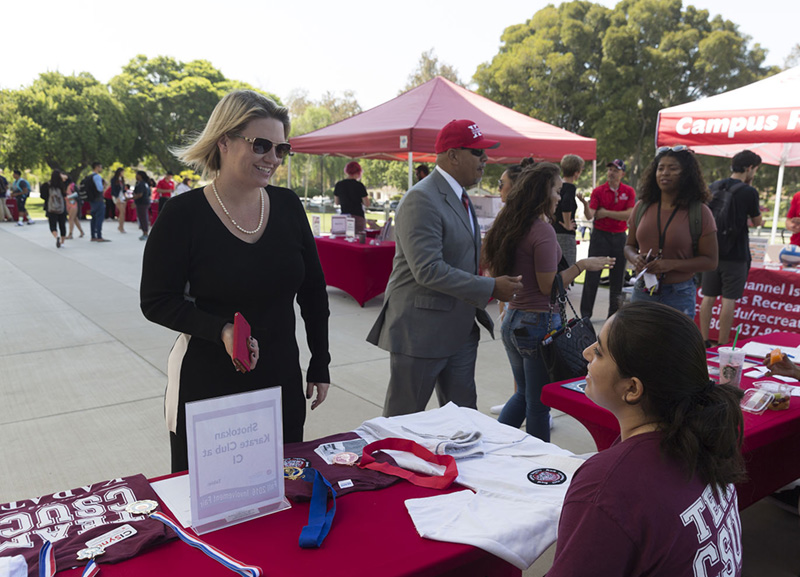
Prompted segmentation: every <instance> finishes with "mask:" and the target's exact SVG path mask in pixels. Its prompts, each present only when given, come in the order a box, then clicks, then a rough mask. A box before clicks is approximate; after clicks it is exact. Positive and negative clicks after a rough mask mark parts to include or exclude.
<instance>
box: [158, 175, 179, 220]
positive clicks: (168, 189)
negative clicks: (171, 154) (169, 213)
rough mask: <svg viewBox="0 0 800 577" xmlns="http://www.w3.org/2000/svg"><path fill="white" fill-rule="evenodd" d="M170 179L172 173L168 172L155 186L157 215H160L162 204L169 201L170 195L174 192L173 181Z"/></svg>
mask: <svg viewBox="0 0 800 577" xmlns="http://www.w3.org/2000/svg"><path fill="white" fill-rule="evenodd" d="M172 177H173V174H172V171H170V170H168V171H167V174H166V176H165V177H164V178H162V179H161V180H159V181H158V184H156V192H157V193H158V214H161V211H162V210H163V208H164V203H165V202H167V201H168V200H169V199H170V197H171V196H172V193H173V192H174V191H175V181H174V180H172Z"/></svg>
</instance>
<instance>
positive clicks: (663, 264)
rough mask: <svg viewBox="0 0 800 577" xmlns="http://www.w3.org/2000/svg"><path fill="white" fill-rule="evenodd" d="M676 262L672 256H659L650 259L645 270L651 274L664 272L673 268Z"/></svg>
mask: <svg viewBox="0 0 800 577" xmlns="http://www.w3.org/2000/svg"><path fill="white" fill-rule="evenodd" d="M675 265H676V262H675V259H672V258H659V259H656V260H652V261H650V263H649V264H648V265H647V272H650V273H653V274H665V273H668V272H669V271H671V270H673V269H674V268H675Z"/></svg>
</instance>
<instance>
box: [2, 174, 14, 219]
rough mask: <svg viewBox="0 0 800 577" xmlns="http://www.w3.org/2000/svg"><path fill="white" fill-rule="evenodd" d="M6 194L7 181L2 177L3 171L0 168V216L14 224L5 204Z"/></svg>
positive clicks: (12, 216)
mask: <svg viewBox="0 0 800 577" xmlns="http://www.w3.org/2000/svg"><path fill="white" fill-rule="evenodd" d="M7 194H8V180H6V177H5V176H3V169H2V168H0V214H2V215H3V220H4V221H8V222H14V215H12V214H11V210H10V209H9V208H8V205H7V204H6V195H7Z"/></svg>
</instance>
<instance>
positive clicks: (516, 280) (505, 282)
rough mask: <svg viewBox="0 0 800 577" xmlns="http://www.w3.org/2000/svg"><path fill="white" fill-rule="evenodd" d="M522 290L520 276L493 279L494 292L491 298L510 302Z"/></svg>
mask: <svg viewBox="0 0 800 577" xmlns="http://www.w3.org/2000/svg"><path fill="white" fill-rule="evenodd" d="M521 290H522V275H520V276H508V275H503V276H499V277H496V278H495V279H494V290H493V291H492V296H493V297H494V298H496V299H497V300H499V301H503V302H506V303H508V302H511V301H512V300H514V297H515V296H517V293H518V292H519V291H521Z"/></svg>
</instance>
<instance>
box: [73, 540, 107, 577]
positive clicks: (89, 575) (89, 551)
mask: <svg viewBox="0 0 800 577" xmlns="http://www.w3.org/2000/svg"><path fill="white" fill-rule="evenodd" d="M105 552H106V550H105V549H103V548H102V547H86V548H85V549H81V550H80V551H78V560H79V561H83V560H84V559H88V560H89V562H88V563H87V564H86V567H84V568H83V573H81V577H95V575H98V574H99V573H100V567H98V566H97V563H96V562H95V560H94V558H95V557H99V556H100V555H102V554H103V553H105Z"/></svg>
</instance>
